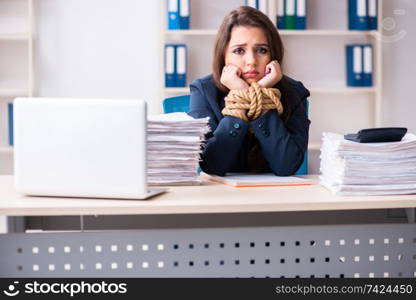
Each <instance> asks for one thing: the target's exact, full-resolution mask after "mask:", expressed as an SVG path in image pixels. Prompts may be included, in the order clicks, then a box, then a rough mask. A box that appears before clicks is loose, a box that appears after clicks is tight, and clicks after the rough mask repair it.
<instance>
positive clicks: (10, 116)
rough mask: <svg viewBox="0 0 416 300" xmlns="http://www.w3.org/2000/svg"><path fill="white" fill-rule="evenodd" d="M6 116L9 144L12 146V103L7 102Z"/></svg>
mask: <svg viewBox="0 0 416 300" xmlns="http://www.w3.org/2000/svg"><path fill="white" fill-rule="evenodd" d="M7 108H8V116H9V145H10V146H13V144H14V136H13V103H8V104H7Z"/></svg>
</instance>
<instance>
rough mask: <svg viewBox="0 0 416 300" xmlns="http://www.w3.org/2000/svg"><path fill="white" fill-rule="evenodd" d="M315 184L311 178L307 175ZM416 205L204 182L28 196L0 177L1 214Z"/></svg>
mask: <svg viewBox="0 0 416 300" xmlns="http://www.w3.org/2000/svg"><path fill="white" fill-rule="evenodd" d="M308 177H310V178H312V179H313V180H314V182H316V181H317V177H316V176H308ZM409 207H416V195H400V196H371V197H339V196H335V195H333V194H332V193H331V192H330V191H328V190H326V189H325V188H323V187H322V186H320V185H317V184H314V185H311V186H288V187H263V188H234V187H230V186H226V185H220V184H211V183H206V184H204V185H201V186H184V187H170V188H169V192H167V193H165V194H162V195H159V196H156V197H154V198H151V199H149V200H113V199H88V198H56V197H28V196H24V195H20V194H18V193H17V192H16V191H15V190H14V188H13V176H0V215H9V216H52V215H54V216H59V215H144V214H199V213H242V212H278V211H316V210H349V209H384V208H409Z"/></svg>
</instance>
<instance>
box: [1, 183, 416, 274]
mask: <svg viewBox="0 0 416 300" xmlns="http://www.w3.org/2000/svg"><path fill="white" fill-rule="evenodd" d="M312 178H313V179H314V180H315V181H316V177H314V176H312ZM0 191H1V194H0V215H7V216H71V215H75V216H76V215H84V216H85V215H168V214H170V215H178V216H179V215H183V214H191V215H198V214H215V213H224V214H230V216H232V214H233V213H253V212H257V213H268V212H285V213H286V212H287V213H290V212H291V213H293V212H301V211H302V212H304V211H342V210H348V211H351V210H376V209H389V208H407V209H408V210H409V211H414V209H413V208H414V207H416V195H403V196H376V197H337V196H334V195H333V194H332V193H331V192H329V191H328V190H326V189H325V188H323V187H321V186H319V185H316V184H315V185H312V186H296V187H293V186H292V187H265V188H233V187H229V186H225V185H218V184H204V185H202V186H191V187H171V188H170V191H169V192H168V193H166V194H163V195H159V196H157V197H155V198H153V199H150V200H146V201H141V200H111V199H82V198H55V197H27V196H22V195H19V194H17V193H16V192H15V191H14V189H13V177H11V176H0ZM155 217H157V216H155ZM415 232H416V225H415V224H350V225H318V226H268V227H255V226H254V227H225V228H188V229H177V228H168V229H162V230H161V229H144V230H130V231H111V230H110V231H82V230H81V231H77V232H43V233H25V234H19V233H14V234H3V235H0V277H2V276H16V277H68V276H74V277H78V276H80V277H89V276H93V277H97V276H98V277H100V276H104V277H106V276H109V277H130V276H132V277H149V276H151V277H182V276H192V277H194V276H195V277H199V276H210V277H217V276H221V277H224V276H225V277H234V276H239V277H250V276H255V277H264V276H271V277H276V276H288V277H293V276H302V277H309V276H316V277H326V276H329V277H340V276H341V277H342V276H345V277H354V276H360V277H371V276H375V277H383V276H388V277H397V276H406V277H413V276H415V277H416V258H415V257H416V234H415ZM51 247H52V248H53V249H54V251H53V253H51V252H50V250H49V249H50V248H51ZM97 247H99V249H101V250H100V251H97V249H98V248H97ZM65 249H66V250H65ZM68 249H69V251H70V252H67V250H68ZM114 249H117V250H116V251H113V250H114ZM97 264H100V266H101V267H100V268H97ZM114 264H115V265H116V266H117V268H113V266H114ZM50 265H53V271H51V270H50V269H49V268H50ZM68 265H70V268H69V269H68V268H67V267H68ZM65 266H66V267H65Z"/></svg>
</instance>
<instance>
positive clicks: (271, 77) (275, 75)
mask: <svg viewBox="0 0 416 300" xmlns="http://www.w3.org/2000/svg"><path fill="white" fill-rule="evenodd" d="M282 77H283V74H282V70H281V69H280V64H279V63H278V61H277V60H272V61H271V62H270V63H268V64H267V66H266V75H265V76H264V77H263V78H262V79H260V80H259V81H258V82H257V83H258V84H259V85H260V86H261V87H263V88H271V87H273V86H275V85H276V83H278V82H279V81H280V80H281V79H282Z"/></svg>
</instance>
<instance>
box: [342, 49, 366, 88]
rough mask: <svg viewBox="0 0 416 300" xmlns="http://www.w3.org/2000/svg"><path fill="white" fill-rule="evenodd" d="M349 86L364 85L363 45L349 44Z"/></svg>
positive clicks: (347, 54)
mask: <svg viewBox="0 0 416 300" xmlns="http://www.w3.org/2000/svg"><path fill="white" fill-rule="evenodd" d="M346 58H347V68H346V70H347V86H354V87H357V86H363V47H362V46H361V45H347V46H346Z"/></svg>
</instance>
